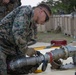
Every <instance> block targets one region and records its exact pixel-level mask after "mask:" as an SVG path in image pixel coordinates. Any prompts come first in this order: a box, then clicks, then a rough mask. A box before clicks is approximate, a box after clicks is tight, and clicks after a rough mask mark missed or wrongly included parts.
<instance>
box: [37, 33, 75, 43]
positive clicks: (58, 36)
mask: <svg viewBox="0 0 76 75" xmlns="http://www.w3.org/2000/svg"><path fill="white" fill-rule="evenodd" d="M37 37H38V41H39V42H45V43H50V42H51V40H67V43H70V42H72V41H75V39H74V38H73V37H71V36H67V35H64V34H63V33H55V32H47V33H43V32H38V35H37Z"/></svg>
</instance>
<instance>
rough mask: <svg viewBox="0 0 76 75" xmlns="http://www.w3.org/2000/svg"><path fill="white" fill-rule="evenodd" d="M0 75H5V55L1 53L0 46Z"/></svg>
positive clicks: (0, 48)
mask: <svg viewBox="0 0 76 75" xmlns="http://www.w3.org/2000/svg"><path fill="white" fill-rule="evenodd" d="M0 75H7V65H6V55H5V54H4V53H3V52H2V47H1V46H0Z"/></svg>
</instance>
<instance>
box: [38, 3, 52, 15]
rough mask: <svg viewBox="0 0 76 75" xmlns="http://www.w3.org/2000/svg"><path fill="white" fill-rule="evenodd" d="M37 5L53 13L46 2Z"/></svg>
mask: <svg viewBox="0 0 76 75" xmlns="http://www.w3.org/2000/svg"><path fill="white" fill-rule="evenodd" d="M37 7H42V8H45V9H47V11H48V12H49V14H52V12H51V9H50V7H49V6H48V5H47V4H45V3H41V4H39V5H38V6H37Z"/></svg>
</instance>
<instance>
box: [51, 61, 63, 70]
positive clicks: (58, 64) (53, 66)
mask: <svg viewBox="0 0 76 75" xmlns="http://www.w3.org/2000/svg"><path fill="white" fill-rule="evenodd" d="M61 65H62V62H61V60H53V62H52V63H51V69H60V67H61Z"/></svg>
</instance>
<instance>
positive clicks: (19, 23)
mask: <svg viewBox="0 0 76 75" xmlns="http://www.w3.org/2000/svg"><path fill="white" fill-rule="evenodd" d="M24 12H25V11H24V9H22V10H21V11H20V12H19V13H18V14H17V15H16V17H15V19H14V23H13V29H12V31H13V35H14V39H15V43H16V44H17V45H18V47H19V49H20V50H21V51H22V52H23V53H25V52H26V48H27V40H26V39H27V35H28V30H27V28H26V26H28V24H29V23H28V16H27V15H26V14H25V13H24Z"/></svg>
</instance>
